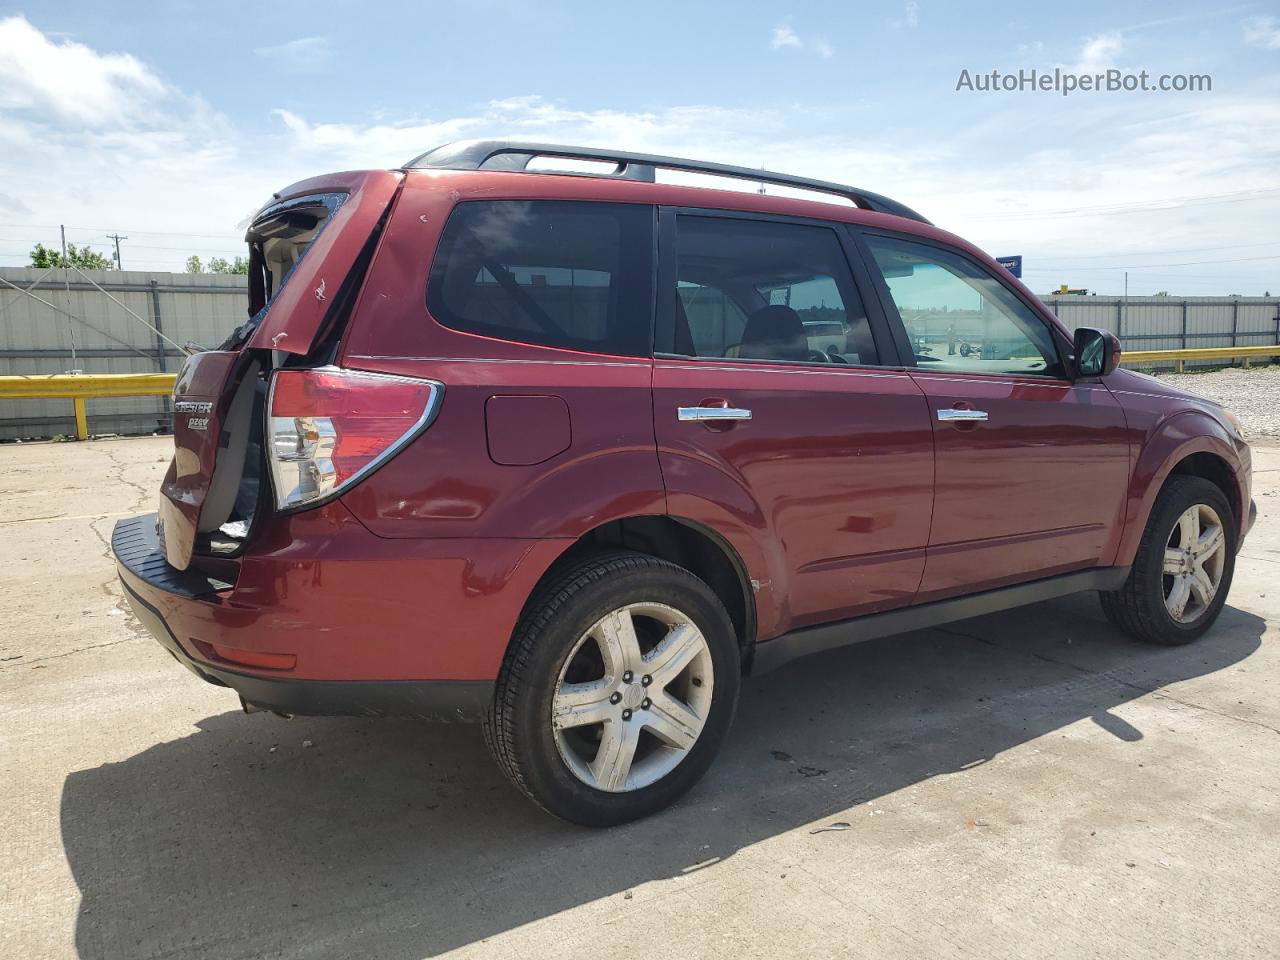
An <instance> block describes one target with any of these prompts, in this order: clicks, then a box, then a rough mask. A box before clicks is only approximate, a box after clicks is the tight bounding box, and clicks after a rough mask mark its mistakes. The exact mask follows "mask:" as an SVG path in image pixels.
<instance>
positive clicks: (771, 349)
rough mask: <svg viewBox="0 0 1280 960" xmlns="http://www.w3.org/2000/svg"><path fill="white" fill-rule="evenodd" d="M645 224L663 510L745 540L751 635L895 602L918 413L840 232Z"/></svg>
mask: <svg viewBox="0 0 1280 960" xmlns="http://www.w3.org/2000/svg"><path fill="white" fill-rule="evenodd" d="M661 218H662V222H661V230H662V233H661V240H660V248H661V251H662V254H661V259H662V266H661V269H660V289H659V301H658V302H659V333H658V343H657V356H656V359H655V364H654V381H653V387H654V389H653V394H654V419H655V432H656V437H657V442H658V453H659V458H660V462H661V464H662V470H663V477H664V480H665V483H666V488H667V503H668V509H669V511H670V512H671V513H672V514H674V515H677V516H683V517H687V518H689V519H692V520H696V521H700V522H703V523H706V524H707V525H708V526H710V527H712V528H714V529H718V530H720V531H721V532H724V531H725V530H726V529H730V530H732V532H733V533H735V534H736V535H737V536H741V537H751V538H753V539H755V541H756V542H757V543H758V544H759V545H760V549H761V551H762V552H763V553H764V554H765V556H767V557H768V558H769V565H770V578H769V581H768V582H762V583H760V584H758V590H759V593H758V595H757V596H758V607H759V608H760V613H761V622H760V629H761V636H762V637H766V638H767V637H769V636H773V635H776V634H777V633H781V632H783V631H785V630H787V629H791V628H793V627H797V626H804V625H806V624H812V623H818V622H824V621H829V620H837V619H842V618H845V617H850V616H854V615H856V614H859V613H867V612H871V611H876V610H884V609H889V608H892V607H898V606H903V605H905V604H908V603H910V602H911V600H912V598H913V597H914V595H915V593H916V588H917V586H918V584H919V581H920V576H921V573H922V571H923V569H924V548H925V546H926V543H927V540H928V534H929V513H930V506H931V502H932V496H933V489H932V480H933V440H932V437H931V435H930V428H929V421H928V408H927V405H926V404H925V402H924V397H923V396H922V394H921V392H920V390H919V388H918V387H917V386H916V385H915V384H914V383H913V382H912V380H911V378H910V377H909V376H908V375H907V374H906V373H905V372H903V371H902V370H901V369H895V368H894V364H895V363H896V361H897V357H896V353H895V348H894V345H893V343H892V342H891V340H890V338H889V336H888V334H887V328H886V327H884V326H883V318H882V317H881V316H880V315H879V314H878V313H876V312H873V313H872V314H871V315H868V311H867V309H866V307H865V303H866V299H867V298H865V297H864V296H863V293H862V291H861V290H860V289H859V284H858V282H857V281H856V280H855V274H854V271H853V270H852V269H851V267H850V263H849V260H848V257H847V253H846V250H845V248H844V246H843V241H842V239H841V233H840V232H839V231H837V230H836V229H835V228H833V227H832V226H831V225H829V224H825V223H822V222H815V221H802V220H792V219H783V218H768V217H764V216H755V215H752V216H736V215H731V214H724V213H710V212H703V211H694V210H672V209H668V210H663V211H662V213H661ZM863 282H864V283H865V276H864V278H863ZM806 324H810V325H811V326H808V327H806ZM812 325H818V327H819V328H820V331H821V335H820V336H817V337H814V336H811V335H810V333H811V331H813V330H814V329H815V326H812Z"/></svg>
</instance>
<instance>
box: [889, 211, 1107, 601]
mask: <svg viewBox="0 0 1280 960" xmlns="http://www.w3.org/2000/svg"><path fill="white" fill-rule="evenodd" d="M864 239H865V241H866V244H867V247H868V249H869V252H870V255H871V259H872V260H873V261H874V263H875V266H876V267H877V268H878V270H879V273H880V277H881V278H882V279H883V282H884V286H883V287H881V290H882V291H885V292H886V294H887V299H888V300H889V301H890V302H891V304H892V306H893V307H895V308H896V311H897V313H898V315H899V319H900V322H901V323H902V324H903V329H904V330H905V333H906V335H907V336H906V340H907V341H909V343H910V344H911V346H912V349H913V352H914V354H915V357H914V360H915V365H914V370H913V372H912V378H913V379H914V381H915V382H916V383H917V384H918V385H919V386H920V389H921V390H923V391H924V393H925V396H926V397H927V398H928V403H929V416H930V419H931V421H932V427H933V431H934V438H935V441H936V452H937V462H936V478H935V487H934V506H933V527H932V532H931V534H930V537H929V551H928V561H927V563H926V565H925V573H924V579H923V581H922V583H921V587H920V593H919V596H918V598H917V600H918V602H927V601H929V600H936V599H941V598H944V597H948V596H954V595H957V594H961V593H970V592H973V591H976V590H983V589H991V588H994V587H1000V586H1005V585H1007V584H1012V583H1017V582H1021V581H1029V580H1035V579H1039V578H1041V577H1047V576H1051V575H1054V574H1058V573H1065V572H1069V571H1072V570H1079V569H1083V568H1087V567H1092V566H1100V565H1102V566H1105V565H1107V564H1109V563H1110V562H1111V558H1112V557H1113V556H1114V552H1115V548H1116V537H1117V535H1118V532H1119V530H1120V528H1121V523H1120V517H1121V511H1122V510H1123V506H1124V496H1125V488H1126V484H1127V481H1128V475H1129V450H1128V444H1127V442H1126V438H1125V421H1124V415H1123V413H1122V412H1121V409H1120V406H1119V404H1118V403H1117V401H1116V400H1115V398H1114V397H1112V395H1111V393H1110V391H1108V390H1107V388H1106V387H1105V386H1103V385H1102V384H1101V383H1098V382H1096V381H1095V382H1088V381H1081V382H1078V383H1076V382H1072V381H1071V380H1070V379H1069V377H1068V376H1067V370H1066V359H1065V357H1064V356H1062V351H1061V350H1060V349H1059V346H1058V343H1057V341H1056V338H1055V337H1054V335H1053V334H1052V332H1051V331H1050V329H1049V326H1048V324H1047V322H1046V321H1045V320H1044V319H1043V318H1042V317H1040V316H1039V315H1038V314H1037V313H1036V312H1035V311H1033V310H1032V309H1031V308H1030V307H1029V306H1028V305H1027V304H1026V303H1024V302H1023V301H1022V300H1021V299H1020V298H1019V297H1018V296H1017V295H1016V294H1015V293H1014V292H1013V290H1012V289H1010V288H1009V287H1007V286H1006V285H1005V284H1004V283H1003V282H1002V281H1000V280H999V279H998V278H997V277H996V275H994V274H992V273H991V272H989V271H988V270H987V269H986V267H984V266H983V265H982V264H980V263H979V262H977V261H976V260H975V259H973V258H971V257H969V256H968V255H966V254H964V253H962V252H961V251H958V250H953V249H951V248H948V247H945V246H939V245H935V244H933V243H922V242H917V241H914V240H907V239H904V238H902V237H895V236H891V235H877V234H873V233H870V232H868V233H866V234H864Z"/></svg>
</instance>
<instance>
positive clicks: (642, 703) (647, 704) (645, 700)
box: [640, 697, 649, 710]
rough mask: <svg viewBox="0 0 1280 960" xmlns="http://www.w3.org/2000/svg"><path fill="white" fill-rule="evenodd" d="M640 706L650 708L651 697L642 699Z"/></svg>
mask: <svg viewBox="0 0 1280 960" xmlns="http://www.w3.org/2000/svg"><path fill="white" fill-rule="evenodd" d="M640 708H641V709H642V710H648V709H649V698H648V697H645V698H644V699H643V700H642V701H640Z"/></svg>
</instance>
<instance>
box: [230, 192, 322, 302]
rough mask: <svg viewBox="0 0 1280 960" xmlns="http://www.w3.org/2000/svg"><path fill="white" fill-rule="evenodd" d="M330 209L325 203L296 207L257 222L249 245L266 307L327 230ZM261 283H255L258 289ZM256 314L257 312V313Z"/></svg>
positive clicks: (250, 234)
mask: <svg viewBox="0 0 1280 960" xmlns="http://www.w3.org/2000/svg"><path fill="white" fill-rule="evenodd" d="M329 215H330V213H329V209H328V208H327V207H325V206H324V204H322V203H317V204H314V205H307V206H302V207H294V208H292V209H289V210H283V211H281V212H280V213H277V214H275V215H273V216H268V217H266V218H265V219H262V220H259V221H257V222H256V223H255V224H254V225H253V226H252V227H251V228H250V230H249V237H248V239H249V246H250V250H251V252H252V253H255V254H257V256H255V257H253V260H254V261H255V265H256V266H257V268H258V271H259V273H260V277H255V280H258V279H260V282H261V290H262V293H261V296H262V303H261V304H259V305H258V309H259V310H260V309H262V307H264V306H266V305H267V304H268V303H270V302H271V300H272V299H273V298H274V297H275V295H276V293H277V292H278V291H279V290H280V288H281V287H282V286H284V281H285V280H286V279H287V278H288V276H289V273H290V272H291V271H292V270H293V268H294V267H296V266H297V265H298V261H300V260H301V259H302V255H303V254H304V253H306V251H307V247H309V246H310V245H311V241H313V240H314V239H315V238H316V236H317V235H318V234H319V233H320V231H321V229H322V228H323V227H324V223H325V221H326V220H327V219H328V218H329ZM256 285H257V284H255V286H256ZM254 312H255V313H256V312H257V310H255V311H254Z"/></svg>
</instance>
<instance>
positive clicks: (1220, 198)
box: [965, 190, 1280, 222]
mask: <svg viewBox="0 0 1280 960" xmlns="http://www.w3.org/2000/svg"><path fill="white" fill-rule="evenodd" d="M1276 196H1280V190H1270V191H1258V190H1242V191H1238V192H1237V193H1218V194H1206V195H1204V196H1199V197H1169V198H1168V199H1165V200H1137V201H1134V202H1133V203H1112V204H1101V205H1099V206H1092V207H1090V206H1080V207H1067V208H1066V209H1063V210H1041V211H1022V212H1019V213H1008V214H1002V215H996V216H986V217H983V216H977V217H966V218H965V219H966V220H973V221H978V222H994V221H1005V220H1032V219H1039V218H1041V217H1094V216H1116V215H1119V214H1125V213H1151V212H1156V211H1160V210H1176V209H1178V208H1180V207H1186V206H1193V205H1197V204H1215V203H1243V202H1246V201H1249V200H1265V199H1268V198H1270V197H1276Z"/></svg>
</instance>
